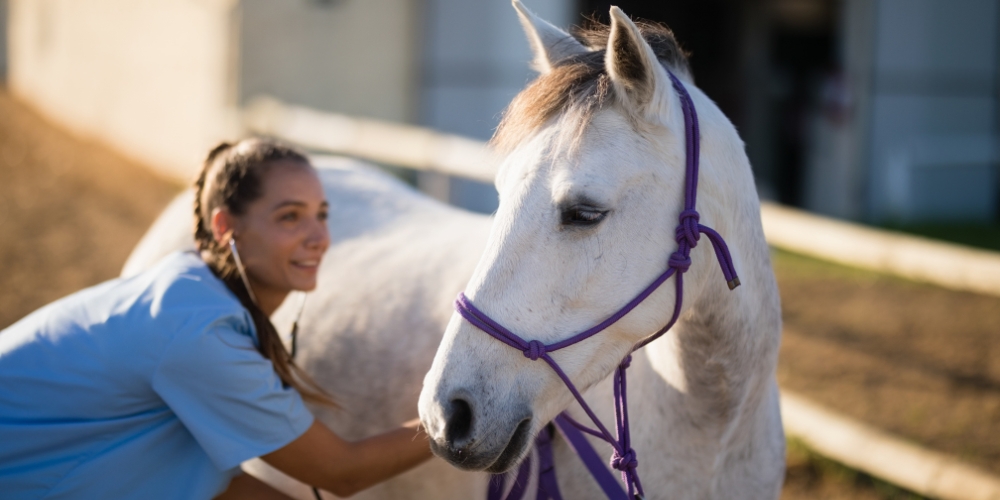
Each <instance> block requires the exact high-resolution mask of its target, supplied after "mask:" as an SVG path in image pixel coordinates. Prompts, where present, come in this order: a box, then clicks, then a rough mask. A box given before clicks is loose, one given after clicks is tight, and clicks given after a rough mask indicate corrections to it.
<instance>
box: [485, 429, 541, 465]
mask: <svg viewBox="0 0 1000 500" xmlns="http://www.w3.org/2000/svg"><path fill="white" fill-rule="evenodd" d="M530 432H531V419H530V418H526V419H524V420H522V421H521V423H519V424H517V428H516V429H514V434H513V435H511V437H510V441H508V442H507V447H506V448H504V450H503V451H502V452H500V456H499V457H497V459H496V460H495V461H494V462H493V464H492V465H490V466H489V467H487V468H486V472H490V473H493V474H501V473H504V472H507V471H509V470H511V469H513V468H514V466H515V465H517V464H518V458H520V456H521V454H522V452H524V448H525V445H527V443H528V438H530V437H531V436H530V435H529V433H530Z"/></svg>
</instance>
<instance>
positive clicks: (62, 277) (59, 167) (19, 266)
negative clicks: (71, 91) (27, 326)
mask: <svg viewBox="0 0 1000 500" xmlns="http://www.w3.org/2000/svg"><path fill="white" fill-rule="evenodd" d="M180 190H181V186H180V185H179V184H176V183H172V182H169V181H166V180H164V179H162V178H160V177H157V176H156V175H154V174H151V173H149V170H148V169H145V168H142V167H140V166H139V165H137V164H136V163H134V162H130V161H128V160H126V159H124V158H122V157H121V156H119V155H116V154H114V153H112V152H110V151H109V150H108V149H106V148H103V147H100V146H98V145H95V144H92V143H89V142H87V141H81V140H79V139H76V138H73V137H71V136H70V135H69V134H67V133H65V132H64V131H62V130H60V129H57V128H55V127H52V126H50V125H49V124H48V123H46V122H45V121H44V120H42V119H41V118H40V117H39V116H38V115H36V114H35V113H33V112H31V111H29V110H28V109H26V108H25V107H24V106H23V105H21V104H20V103H18V102H16V101H14V100H12V99H11V97H10V94H8V93H7V92H6V89H3V88H2V87H0V328H4V327H6V326H8V325H10V324H11V323H13V322H15V321H17V320H18V319H20V318H21V317H22V316H24V315H25V314H27V313H29V312H31V311H33V310H34V309H37V308H38V307H40V306H42V305H45V304H46V303H48V302H51V301H53V300H55V299H58V298H59V297H62V296H64V295H66V294H68V293H70V292H73V291H76V290H79V289H81V288H84V287H86V286H90V285H93V284H96V283H99V282H101V281H104V280H106V279H109V278H112V277H114V276H116V275H117V274H118V272H119V271H120V270H121V266H122V264H123V263H124V262H125V258H126V257H128V254H129V252H130V251H131V249H132V247H133V246H135V244H136V242H138V241H139V238H140V237H141V236H142V234H143V233H144V232H145V231H146V228H147V227H148V226H149V224H150V223H151V222H152V221H153V219H154V218H155V217H156V215H157V214H158V213H159V212H160V210H162V209H163V207H164V206H166V204H167V203H168V202H169V201H170V200H171V199H172V198H173V196H174V195H175V194H176V193H178V192H179V191H180Z"/></svg>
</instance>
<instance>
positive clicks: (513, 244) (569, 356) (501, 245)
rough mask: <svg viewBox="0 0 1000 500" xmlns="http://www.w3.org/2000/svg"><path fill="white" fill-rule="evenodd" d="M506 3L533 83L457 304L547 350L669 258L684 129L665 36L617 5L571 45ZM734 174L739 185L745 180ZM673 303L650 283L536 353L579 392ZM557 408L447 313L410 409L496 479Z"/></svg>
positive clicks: (555, 386) (708, 256)
mask: <svg viewBox="0 0 1000 500" xmlns="http://www.w3.org/2000/svg"><path fill="white" fill-rule="evenodd" d="M514 3H515V7H516V8H517V10H518V13H519V15H520V16H521V20H522V23H523V24H524V26H525V30H526V31H527V34H528V38H529V41H530V42H531V45H532V48H533V49H534V51H535V60H534V66H535V68H536V69H537V70H538V71H539V72H540V73H541V75H540V76H539V78H538V79H537V80H536V81H534V82H533V83H532V84H531V85H529V86H528V87H527V88H526V89H525V90H524V91H523V92H521V94H519V95H518V96H517V98H515V100H514V101H513V102H512V103H511V105H510V107H509V108H508V111H507V113H506V115H505V117H504V121H503V123H502V124H501V126H500V128H499V129H498V131H497V134H496V136H495V137H494V139H493V144H494V146H495V147H497V148H498V149H499V150H501V151H503V152H505V153H507V157H506V160H505V162H504V164H503V165H502V167H501V170H500V173H499V175H498V177H497V181H496V185H497V189H498V191H499V193H500V207H499V209H498V211H497V214H496V219H495V222H494V224H493V230H492V233H491V236H490V240H489V243H488V244H487V249H486V252H485V254H484V255H483V257H482V260H480V262H479V265H478V267H477V269H476V271H475V274H474V275H473V277H472V279H471V281H470V282H469V284H468V286H467V288H466V290H465V293H466V295H467V297H468V298H469V299H470V300H471V301H472V302H473V303H474V304H475V305H476V306H477V307H478V308H479V309H481V310H482V311H483V312H485V313H486V314H488V315H489V316H490V317H492V318H494V319H496V320H497V321H498V322H499V323H501V324H503V325H504V326H505V327H507V328H508V329H510V330H511V331H513V332H515V333H517V334H518V335H520V336H521V337H522V338H524V339H527V340H539V341H541V342H542V343H544V344H551V343H553V342H556V341H559V340H563V339H566V338H568V337H570V336H572V335H573V334H575V333H578V332H580V331H582V330H585V329H587V328H589V327H591V326H593V325H595V324H597V323H599V322H600V321H602V320H604V319H605V318H607V317H608V316H610V315H611V314H612V313H614V312H615V311H617V310H618V309H619V308H621V307H622V306H623V305H624V304H625V303H627V302H628V301H629V300H631V299H632V298H633V297H634V296H635V295H636V294H637V293H638V292H639V291H641V290H643V289H644V288H645V287H646V286H647V285H649V283H650V282H651V281H652V280H653V279H654V278H655V277H656V276H658V275H659V274H660V273H662V272H663V271H664V270H665V268H666V264H667V258H668V257H669V255H670V254H671V253H672V252H673V251H674V250H675V249H676V247H677V243H676V242H675V239H674V227H675V226H676V224H677V219H678V215H679V213H680V212H681V210H682V208H683V197H684V195H683V192H684V178H685V169H684V165H685V163H684V162H685V152H684V151H685V149H684V144H685V129H684V119H683V114H682V110H681V108H680V102H679V98H678V95H677V93H676V92H675V91H674V89H673V88H672V86H671V80H670V77H669V75H668V73H667V68H669V69H670V71H673V72H674V73H675V74H676V75H677V76H679V77H681V78H682V79H685V80H689V77H688V71H687V63H686V61H685V59H684V55H683V53H682V52H681V51H680V50H679V48H678V46H677V44H676V42H675V41H674V38H673V35H672V34H671V33H670V32H669V31H668V30H666V29H665V28H660V27H657V26H653V25H642V26H641V27H637V26H636V25H635V24H634V23H633V22H632V21H631V20H629V18H628V17H626V16H625V14H623V13H622V11H621V10H619V9H618V8H617V7H612V8H611V25H610V26H609V27H608V26H604V27H598V28H595V29H592V30H588V31H584V32H581V33H580V34H578V36H577V37H573V36H570V35H568V34H567V33H565V32H563V31H562V30H560V29H558V28H556V27H554V26H552V25H550V24H548V23H546V22H545V21H543V20H540V19H538V18H537V17H535V16H534V15H533V14H531V13H530V12H528V11H527V10H525V9H524V7H523V6H521V5H520V3H519V2H517V0H515V2H514ZM692 91H693V92H695V91H694V90H693V89H692ZM695 93H696V92H695ZM695 99H696V102H697V103H698V105H699V109H698V111H699V112H702V111H704V112H705V113H707V114H709V115H711V116H712V118H710V119H713V120H716V121H718V120H720V119H721V120H723V121H725V120H724V118H718V117H721V116H722V115H721V113H720V112H719V111H718V109H717V108H715V107H714V105H711V104H710V102H709V101H708V100H707V99H706V98H704V96H702V95H701V94H697V95H696V96H695ZM704 108H711V109H704ZM726 123H728V122H726ZM716 128H718V127H716ZM722 128H723V129H724V128H725V127H722ZM712 133H715V134H718V133H717V132H712ZM721 133H722V134H725V135H726V136H725V140H724V141H719V140H716V141H712V140H711V139H710V138H709V137H707V136H708V132H707V131H706V132H705V133H704V134H703V136H705V139H704V140H705V141H706V147H707V146H709V143H714V142H727V143H731V144H727V145H725V146H717V145H715V144H711V147H715V148H722V149H724V150H725V151H723V152H722V153H718V154H721V155H732V156H733V157H734V158H736V159H737V160H738V161H741V162H743V163H745V162H746V160H745V155H744V154H743V152H742V144H741V143H740V141H739V139H738V137H737V136H736V134H735V131H734V130H732V127H731V126H729V130H728V131H726V130H724V131H723V132H721ZM730 149H732V151H730ZM737 160H732V161H737ZM711 162H712V158H711V157H704V156H703V161H702V164H703V165H704V166H705V168H703V169H702V180H703V183H702V188H701V190H700V192H701V194H702V198H700V199H699V207H700V208H702V209H703V210H704V211H703V214H702V221H703V222H704V221H705V220H706V219H708V220H710V221H711V222H712V223H714V224H717V225H718V224H720V222H718V221H716V220H715V218H714V217H713V214H715V213H718V207H717V205H718V204H719V202H718V200H717V199H713V198H718V197H721V196H722V194H720V193H718V192H717V191H718V189H717V188H716V185H717V184H719V181H718V179H712V178H711V177H712V176H713V175H714V174H713V173H712V172H711V170H712V169H711V167H710V165H708V164H710V163H711ZM706 177H709V178H708V179H706ZM737 177H738V178H739V180H740V181H745V179H744V177H745V178H749V169H747V172H746V173H745V174H739V175H737ZM750 186H751V187H750V189H751V190H752V189H753V188H752V184H750ZM713 191H716V192H713ZM713 206H714V207H715V208H714V211H713V208H712V207H713ZM723 226H724V224H723ZM717 229H720V230H725V227H718V228H717ZM710 246H711V245H708V244H704V245H699V246H698V247H697V248H696V249H695V250H694V252H693V253H692V258H693V260H695V261H696V262H699V261H700V262H699V263H698V264H696V265H694V266H692V267H691V270H690V272H689V273H688V274H686V276H687V277H688V279H686V280H685V289H686V290H687V291H686V295H687V298H686V300H687V301H690V300H691V299H690V298H691V297H693V296H696V295H697V294H698V293H700V291H699V286H700V285H699V282H700V281H702V280H700V279H699V275H703V274H707V273H708V272H709V271H711V272H716V273H717V272H718V269H717V268H715V269H712V268H710V267H709V266H710V265H711V266H715V263H714V262H713V261H714V260H715V259H714V256H713V255H712V253H711V250H710V249H708V248H706V247H710ZM692 276H693V277H692ZM689 283H690V285H689ZM719 286H722V287H725V284H724V281H722V282H721V283H720V284H719ZM674 297H675V291H674V287H673V286H663V287H661V288H660V289H658V290H657V291H656V292H654V293H653V295H651V296H650V297H649V298H648V300H646V301H645V302H644V303H643V304H642V305H640V306H639V307H638V308H636V309H635V310H633V311H632V312H631V313H630V314H628V315H627V316H625V317H624V318H623V319H622V320H620V321H619V322H617V323H615V324H614V325H613V326H612V327H610V328H608V329H607V330H605V331H603V332H602V333H600V334H598V335H596V336H594V337H591V338H589V339H588V340H585V341H583V342H580V343H578V344H575V345H573V346H571V347H567V348H565V349H562V350H559V351H556V352H553V353H551V354H550V355H551V356H552V357H553V358H554V359H555V360H556V361H557V362H558V363H559V365H560V366H561V367H562V368H563V370H564V371H565V372H566V374H567V375H568V376H569V377H570V378H571V379H572V380H573V381H574V383H575V384H576V385H577V386H578V387H580V388H581V389H585V388H587V387H589V386H591V385H593V384H594V383H596V382H598V381H600V380H601V379H603V378H604V377H606V376H607V375H608V374H609V373H611V372H612V370H613V369H614V368H615V367H616V366H617V365H618V363H619V362H620V361H621V360H622V359H623V358H624V357H625V356H626V355H627V354H628V353H629V352H630V350H631V349H632V348H633V346H635V345H636V344H637V343H638V342H640V341H641V340H642V339H643V338H645V337H647V336H649V335H650V334H652V333H653V332H655V331H656V330H657V329H659V328H660V327H661V326H663V324H664V323H666V321H667V320H668V319H669V317H670V315H671V313H672V312H673V304H674ZM572 401H573V399H572V396H571V394H570V392H569V391H568V390H567V389H566V387H565V386H564V385H563V383H562V382H561V381H560V380H559V378H558V377H557V375H556V374H555V373H554V372H553V370H552V369H551V368H550V367H549V366H547V365H546V364H545V363H543V362H540V361H532V360H531V359H528V358H526V356H525V355H523V354H522V353H521V352H519V351H518V350H516V349H512V348H511V347H509V346H507V345H505V344H503V343H501V342H499V341H497V340H495V339H494V338H492V337H490V336H489V335H487V334H485V333H483V332H482V331H479V330H478V329H477V328H476V327H474V326H472V325H471V324H469V323H468V322H467V321H465V320H464V319H463V318H462V317H461V316H460V315H458V314H455V315H454V316H453V317H452V319H451V323H450V324H449V325H448V328H447V331H446V332H445V335H444V339H443V341H442V344H441V346H440V347H439V349H438V352H437V356H436V357H435V359H434V364H433V366H432V368H431V370H430V372H429V373H428V374H427V377H426V379H425V381H424V388H423V392H422V393H421V396H420V414H421V418H422V420H423V423H424V425H425V426H426V428H427V430H428V432H429V434H430V435H431V436H432V447H433V449H434V451H435V452H436V453H437V454H438V455H440V456H442V457H443V458H445V459H446V460H448V461H449V462H451V463H452V464H453V465H455V466H458V467H461V468H464V469H477V470H481V469H485V470H488V471H491V472H500V471H505V470H508V469H509V468H510V467H512V466H513V465H514V464H516V463H517V462H518V461H519V460H520V459H521V457H523V456H524V454H525V453H526V452H527V450H528V449H529V446H528V445H529V444H530V443H531V441H532V439H531V438H532V437H533V436H534V435H535V434H536V433H537V432H538V431H539V429H540V428H541V427H542V426H544V425H545V424H546V423H547V422H549V421H550V420H551V419H553V418H554V417H555V416H556V415H557V414H558V413H559V412H560V411H561V410H563V409H565V408H566V407H568V406H569V405H570V403H571V402H572Z"/></svg>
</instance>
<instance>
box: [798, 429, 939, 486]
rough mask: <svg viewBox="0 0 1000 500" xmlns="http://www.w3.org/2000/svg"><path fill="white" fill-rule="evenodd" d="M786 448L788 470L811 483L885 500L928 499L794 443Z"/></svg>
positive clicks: (803, 445)
mask: <svg viewBox="0 0 1000 500" xmlns="http://www.w3.org/2000/svg"><path fill="white" fill-rule="evenodd" d="M787 446H788V454H787V457H788V465H789V467H795V468H797V469H798V471H797V474H802V473H806V474H808V475H809V476H812V479H811V480H812V481H818V482H820V483H839V484H841V485H850V486H852V487H853V488H855V489H860V490H868V491H871V492H872V493H874V494H875V496H877V497H878V498H881V499H884V500H929V499H928V498H927V497H924V496H921V495H918V494H916V493H913V492H912V491H908V490H906V489H903V488H900V487H899V486H896V485H894V484H891V483H888V482H886V481H883V480H881V479H879V478H877V477H874V476H871V475H869V474H866V473H864V472H861V471H858V470H855V469H852V468H850V467H847V466H846V465H843V464H840V463H838V462H834V461H833V460H830V459H828V458H825V457H823V456H821V455H819V454H817V453H816V452H814V451H813V450H811V449H809V447H807V446H806V445H805V444H803V443H802V442H801V441H799V440H797V439H789V440H788V443H787Z"/></svg>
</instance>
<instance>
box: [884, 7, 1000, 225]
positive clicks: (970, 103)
mask: <svg viewBox="0 0 1000 500" xmlns="http://www.w3.org/2000/svg"><path fill="white" fill-rule="evenodd" d="M998 7H1000V5H998V2H997V0H964V1H962V2H955V1H951V0H879V2H878V7H877V12H876V31H875V32H876V37H875V45H874V75H873V81H872V93H873V98H872V110H871V112H872V115H871V130H872V132H871V152H870V168H869V179H868V182H869V186H870V197H869V216H870V217H871V218H872V219H874V220H901V221H908V220H930V219H941V220H948V219H953V220H990V219H992V218H993V217H994V216H995V214H996V202H997V180H996V169H995V161H996V155H995V154H994V149H995V147H996V146H995V139H996V133H997V124H996V113H997V90H998V86H997V79H996V75H997V69H998V67H997V61H998V59H997V56H998V54H997V44H998V37H997V35H998V32H997V24H998V19H1000V17H998V14H1000V11H998Z"/></svg>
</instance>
